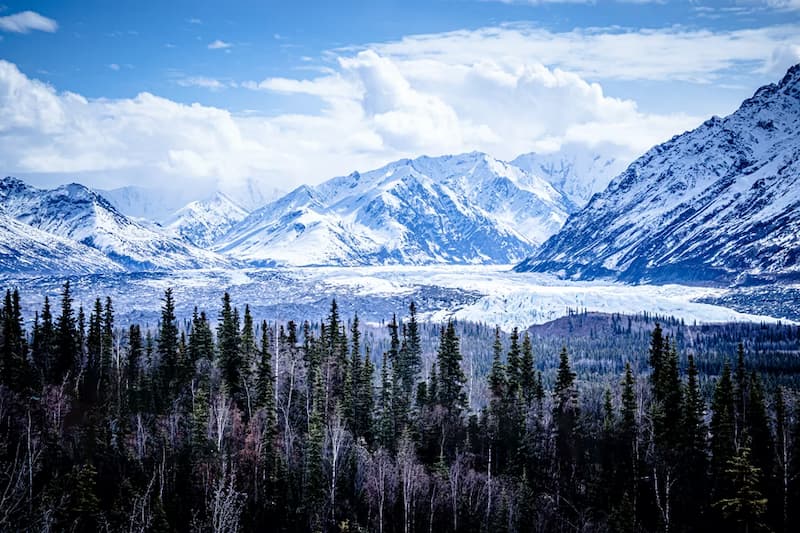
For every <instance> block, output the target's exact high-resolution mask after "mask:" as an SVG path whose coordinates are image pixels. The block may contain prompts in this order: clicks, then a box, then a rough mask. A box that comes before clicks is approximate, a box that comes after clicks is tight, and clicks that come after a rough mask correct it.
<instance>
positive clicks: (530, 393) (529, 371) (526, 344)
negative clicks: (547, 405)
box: [519, 332, 536, 405]
mask: <svg viewBox="0 0 800 533" xmlns="http://www.w3.org/2000/svg"><path fill="white" fill-rule="evenodd" d="M519 384H520V387H521V388H522V397H523V398H524V399H525V403H526V405H530V404H531V402H532V401H533V397H534V396H535V394H536V370H535V369H534V368H533V348H532V346H531V339H530V336H529V335H528V333H527V332H526V333H525V336H524V337H523V339H522V358H521V359H520V368H519Z"/></svg>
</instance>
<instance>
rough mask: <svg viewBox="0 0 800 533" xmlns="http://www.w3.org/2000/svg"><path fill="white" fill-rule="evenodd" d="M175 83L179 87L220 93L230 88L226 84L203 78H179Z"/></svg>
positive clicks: (214, 79)
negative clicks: (197, 88) (198, 88)
mask: <svg viewBox="0 0 800 533" xmlns="http://www.w3.org/2000/svg"><path fill="white" fill-rule="evenodd" d="M175 83H177V84H178V85H180V86H181V87H200V88H202V89H210V90H212V91H220V90H222V89H226V88H227V87H229V86H230V84H229V83H227V82H223V81H220V80H218V79H216V78H206V77H204V76H192V77H188V78H180V79H178V80H177V81H176V82H175Z"/></svg>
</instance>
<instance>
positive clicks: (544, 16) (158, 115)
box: [0, 0, 800, 194]
mask: <svg viewBox="0 0 800 533" xmlns="http://www.w3.org/2000/svg"><path fill="white" fill-rule="evenodd" d="M798 62H800V0H733V1H704V0H684V1H677V2H671V1H668V0H662V1H658V0H656V1H651V0H589V1H584V0H519V1H517V0H498V1H493V0H426V1H417V0H402V1H400V0H398V1H387V2H381V1H378V0H373V1H363V2H362V1H358V2H334V1H320V2H309V1H303V0H295V1H292V2H272V1H248V2H243V1H235V0H231V1H228V2H224V3H222V2H219V3H217V2H209V1H205V0H193V1H183V0H172V1H170V2H163V1H150V0H138V1H135V2H133V1H127V0H118V1H116V2H108V1H107V0H96V1H70V2H64V1H63V0H60V1H38V2H16V1H11V0H0V174H2V175H14V176H17V177H21V178H23V179H26V180H28V181H29V182H31V183H33V184H34V185H40V186H52V185H55V184H58V183H65V182H70V181H78V182H81V183H85V184H87V185H90V186H92V187H95V188H106V189H107V188H114V187H120V186H124V185H140V186H145V187H155V188H162V189H165V190H167V189H184V190H197V191H198V194H199V191H207V190H211V189H214V188H221V189H236V188H237V187H238V188H239V189H241V190H244V188H246V187H248V186H255V187H258V188H261V189H262V190H270V189H274V188H277V189H282V190H288V189H291V188H293V187H294V186H297V185H299V184H302V183H308V184H315V183H319V182H321V181H324V180H325V179H328V178H330V177H333V176H336V175H343V174H347V173H349V172H351V171H353V170H360V171H365V170H370V169H373V168H377V167H379V166H381V165H383V164H386V163H388V162H390V161H393V160H396V159H399V158H402V157H415V156H419V155H440V154H450V153H461V152H468V151H472V150H479V151H484V152H487V153H489V154H491V155H493V156H495V157H498V158H501V159H506V160H509V159H513V158H514V157H515V156H516V155H519V154H521V153H526V152H531V151H536V152H554V151H558V150H565V151H570V150H575V149H589V150H592V151H596V152H598V153H602V154H604V155H613V156H616V157H621V158H628V159H631V160H632V159H633V158H635V157H636V156H638V155H641V154H642V153H644V152H645V151H646V150H647V149H648V148H650V147H651V146H653V145H654V144H657V143H659V142H663V141H664V140H667V139H669V138H670V137H672V136H673V135H676V134H679V133H681V132H683V131H686V130H688V129H692V128H694V127H696V126H697V125H699V124H700V123H701V122H702V121H704V120H705V119H707V118H708V117H710V116H711V115H720V116H724V115H726V114H728V113H731V112H732V111H734V110H735V109H736V108H737V107H738V105H739V104H740V102H741V101H742V100H743V99H745V98H747V97H749V96H750V95H752V93H753V92H754V91H755V90H756V89H757V88H758V87H759V86H761V85H765V84H768V83H774V82H777V81H779V80H780V78H781V76H782V75H783V74H784V73H785V71H786V69H787V68H788V67H789V66H791V65H792V64H795V63H798Z"/></svg>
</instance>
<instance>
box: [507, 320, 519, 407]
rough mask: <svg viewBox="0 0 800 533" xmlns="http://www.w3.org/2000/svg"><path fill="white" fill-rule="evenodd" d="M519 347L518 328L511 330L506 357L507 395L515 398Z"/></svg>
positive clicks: (517, 387)
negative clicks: (509, 344)
mask: <svg viewBox="0 0 800 533" xmlns="http://www.w3.org/2000/svg"><path fill="white" fill-rule="evenodd" d="M520 365H521V362H520V348H519V330H518V329H517V328H514V329H513V330H511V346H510V347H509V349H508V356H507V357H506V379H507V381H508V395H509V397H511V398H516V397H517V394H518V393H519V387H520Z"/></svg>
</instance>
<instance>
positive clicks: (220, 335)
mask: <svg viewBox="0 0 800 533" xmlns="http://www.w3.org/2000/svg"><path fill="white" fill-rule="evenodd" d="M236 322H237V319H236V313H235V312H234V309H233V308H232V307H231V297H230V295H229V294H228V293H227V292H226V293H225V294H224V295H223V297H222V310H221V311H220V314H219V322H218V325H217V343H218V345H219V366H220V370H221V371H222V379H223V381H224V383H225V388H226V390H227V391H228V394H229V395H230V397H231V398H233V400H234V401H235V402H236V405H237V406H238V407H239V409H241V410H243V411H244V410H245V408H246V398H245V394H244V388H243V381H242V369H243V366H244V361H243V358H242V351H241V338H240V337H239V327H238V325H237V323H236Z"/></svg>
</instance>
